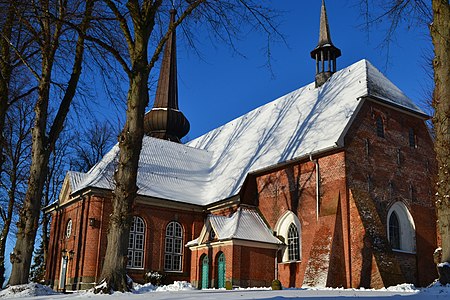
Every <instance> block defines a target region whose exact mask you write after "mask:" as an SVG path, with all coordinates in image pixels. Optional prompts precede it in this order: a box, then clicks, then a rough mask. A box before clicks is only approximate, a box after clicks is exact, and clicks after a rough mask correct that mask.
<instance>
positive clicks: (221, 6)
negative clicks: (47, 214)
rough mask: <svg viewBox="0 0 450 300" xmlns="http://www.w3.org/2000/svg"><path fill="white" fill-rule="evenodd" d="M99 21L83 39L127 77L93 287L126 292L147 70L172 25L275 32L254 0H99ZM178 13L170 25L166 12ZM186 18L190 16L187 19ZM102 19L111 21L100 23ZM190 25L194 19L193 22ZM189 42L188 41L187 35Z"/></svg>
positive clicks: (231, 32) (229, 35)
mask: <svg viewBox="0 0 450 300" xmlns="http://www.w3.org/2000/svg"><path fill="white" fill-rule="evenodd" d="M102 3H103V4H104V9H103V11H102V13H103V14H104V15H103V16H104V17H103V18H102V20H103V21H102V23H101V24H100V23H98V24H97V23H96V26H94V27H96V29H97V32H96V33H97V34H96V35H89V36H86V39H87V40H89V41H92V42H94V43H95V45H97V46H99V47H101V48H102V49H103V51H104V52H105V51H106V52H107V53H109V54H110V55H111V56H112V57H113V58H114V59H115V60H116V61H117V62H118V63H119V64H120V65H121V66H122V68H123V71H124V72H125V74H126V75H127V77H128V80H129V85H128V95H127V111H126V121H125V125H124V128H123V130H122V131H121V133H120V135H119V137H118V140H119V148H120V154H119V162H118V167H117V171H116V172H115V174H114V180H115V183H116V184H115V189H114V193H113V198H112V207H113V212H112V214H111V216H110V224H109V231H108V237H107V240H108V244H107V249H106V255H105V262H104V265H103V270H102V275H101V277H102V278H103V279H104V282H105V284H103V285H101V286H99V288H98V289H97V291H100V290H101V291H102V292H110V291H111V290H118V291H127V290H129V285H128V283H127V279H126V258H127V245H128V235H129V228H130V224H131V220H132V218H131V209H132V206H133V202H134V199H135V197H136V192H137V186H136V178H137V170H138V161H139V155H140V151H141V147H142V139H143V135H144V131H143V129H144V122H143V119H144V113H145V108H146V106H147V105H148V102H149V94H148V81H149V73H150V72H151V71H152V69H153V67H154V66H155V63H156V62H157V61H158V58H159V56H160V54H161V52H162V50H163V47H164V45H165V43H166V41H167V40H168V39H169V37H170V35H171V34H172V33H173V32H174V31H175V29H176V28H177V27H178V26H179V25H180V24H182V23H183V22H185V21H187V20H188V19H189V18H190V19H191V20H195V21H197V22H198V24H202V26H209V28H210V30H211V32H212V33H213V34H214V35H215V36H216V37H218V38H219V39H221V40H222V41H224V42H225V43H228V44H229V45H231V46H232V47H233V38H234V37H235V36H236V34H237V33H238V32H239V30H240V29H241V28H242V23H246V24H249V26H250V27H252V28H261V29H262V30H263V31H264V32H265V33H266V34H267V36H269V37H270V36H272V35H276V34H277V31H276V29H275V27H274V26H273V24H272V23H271V18H270V15H271V14H270V12H271V11H270V10H268V9H267V8H265V7H264V6H263V5H262V3H261V1H255V0H224V1H210V0H189V1H187V0H173V1H168V0H142V1H137V0H128V1H125V2H119V1H112V0H103V1H102ZM171 9H177V11H178V12H179V14H178V15H177V17H176V18H175V20H174V21H173V22H172V23H170V24H169V17H168V13H169V10H171ZM188 17H189V18H188ZM104 20H110V22H105V21H104ZM193 24H194V23H193ZM189 41H191V40H189Z"/></svg>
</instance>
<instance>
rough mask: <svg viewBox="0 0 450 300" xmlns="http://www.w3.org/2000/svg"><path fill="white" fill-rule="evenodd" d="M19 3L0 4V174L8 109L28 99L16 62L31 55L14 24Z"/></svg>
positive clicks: (22, 33) (26, 38)
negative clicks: (25, 98) (23, 99)
mask: <svg viewBox="0 0 450 300" xmlns="http://www.w3.org/2000/svg"><path fill="white" fill-rule="evenodd" d="M18 2H19V1H12V0H6V1H5V0H1V1H0V29H1V30H0V172H1V171H2V166H3V162H4V156H3V155H2V153H3V149H4V148H5V147H7V144H6V140H5V137H4V134H3V131H4V127H5V122H6V116H7V112H8V109H9V107H10V106H11V105H13V104H14V103H15V102H17V101H19V100H20V99H22V98H24V97H27V96H29V95H30V94H31V93H32V92H33V91H35V90H36V88H35V87H32V86H31V87H30V86H29V84H27V83H28V80H27V79H28V78H27V77H26V76H24V75H23V74H19V73H21V72H22V71H23V68H24V65H23V62H22V61H21V59H20V58H24V59H30V60H31V59H32V58H33V56H34V55H35V52H34V51H33V49H32V48H31V47H30V44H31V42H32V37H30V35H28V34H27V32H26V31H25V30H24V28H23V26H22V25H21V24H20V23H19V22H18V21H17V20H18V18H19V16H20V15H21V14H22V13H23V12H22V10H21V5H19V3H18Z"/></svg>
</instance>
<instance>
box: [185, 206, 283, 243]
mask: <svg viewBox="0 0 450 300" xmlns="http://www.w3.org/2000/svg"><path fill="white" fill-rule="evenodd" d="M207 222H209V223H210V224H211V227H212V229H213V230H214V233H215V234H216V237H217V240H218V241H225V240H232V239H239V240H246V241H255V242H262V243H269V244H279V245H281V244H283V243H282V242H281V241H280V240H279V239H278V238H276V237H275V236H273V234H272V231H270V229H269V228H268V227H267V225H266V224H265V223H264V221H263V220H262V219H261V216H260V215H259V214H258V213H257V212H256V211H255V210H254V209H247V208H239V209H238V210H237V211H236V212H235V213H234V214H232V215H231V216H218V215H213V214H210V215H208V218H207ZM205 226H206V225H205ZM202 232H203V231H202ZM201 242H202V241H200V238H197V239H195V240H192V241H190V242H188V243H187V244H186V245H187V246H188V247H189V246H196V245H198V244H199V243H201Z"/></svg>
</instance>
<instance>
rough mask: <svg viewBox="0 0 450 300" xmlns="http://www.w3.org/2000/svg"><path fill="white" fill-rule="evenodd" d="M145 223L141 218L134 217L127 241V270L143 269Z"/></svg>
mask: <svg viewBox="0 0 450 300" xmlns="http://www.w3.org/2000/svg"><path fill="white" fill-rule="evenodd" d="M144 244H145V223H144V220H143V219H142V218H141V217H137V216H134V217H133V223H132V224H131V227H130V237H129V239H128V260H127V268H135V269H142V268H143V267H144Z"/></svg>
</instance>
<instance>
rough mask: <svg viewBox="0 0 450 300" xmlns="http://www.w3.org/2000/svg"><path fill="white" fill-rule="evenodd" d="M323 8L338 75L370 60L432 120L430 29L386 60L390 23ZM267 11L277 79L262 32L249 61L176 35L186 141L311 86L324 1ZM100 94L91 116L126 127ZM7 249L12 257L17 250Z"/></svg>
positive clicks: (352, 4) (401, 40) (403, 39)
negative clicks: (275, 20)
mask: <svg viewBox="0 0 450 300" xmlns="http://www.w3.org/2000/svg"><path fill="white" fill-rule="evenodd" d="M326 4H327V10H328V19H329V22H330V30H331V37H332V40H333V43H334V44H335V45H336V46H337V47H339V48H340V49H341V50H342V56H341V57H340V58H339V59H338V62H337V65H338V69H341V68H343V67H346V66H348V65H350V64H353V63H354V62H357V61H359V60H361V59H364V58H365V59H368V60H369V61H370V62H371V63H372V64H373V65H374V66H376V67H377V68H378V69H379V70H380V71H382V72H383V73H384V74H385V75H386V76H387V77H388V78H389V79H390V80H391V81H392V82H393V83H394V84H396V85H397V86H398V87H399V88H400V89H401V90H403V91H404V92H405V93H406V95H408V96H409V97H410V98H411V99H412V100H413V101H414V102H416V104H418V105H420V106H422V108H423V109H425V111H427V112H429V109H427V108H426V107H424V106H423V105H422V103H423V102H424V100H425V99H426V95H427V94H426V92H427V89H428V90H429V86H430V84H431V83H430V79H429V75H428V74H426V72H425V71H424V66H425V64H426V63H427V61H426V59H425V57H426V56H428V57H430V56H431V49H432V48H431V42H430V39H429V37H428V31H427V28H426V26H421V27H412V28H409V29H408V28H406V27H403V28H400V30H399V31H398V33H397V35H396V41H395V42H394V43H392V44H391V45H390V51H389V54H388V53H387V51H386V49H381V48H380V43H381V41H382V40H383V38H384V32H385V31H384V30H385V29H386V26H388V23H387V22H386V21H385V22H381V23H379V24H378V26H377V27H373V28H372V30H371V32H370V34H369V35H368V33H367V32H366V31H364V30H363V29H361V25H363V24H364V19H363V18H362V17H361V16H360V8H359V6H358V0H327V1H326ZM270 5H271V6H273V7H274V8H276V9H279V10H280V11H283V13H282V15H281V17H280V18H279V21H280V25H279V28H278V29H279V31H280V32H281V33H282V34H283V35H284V36H285V39H286V42H287V45H286V44H285V43H283V42H281V41H278V42H276V41H275V42H274V43H272V45H271V52H272V60H271V64H272V73H273V74H272V73H271V72H270V71H269V70H268V69H267V67H265V64H266V62H267V57H266V55H265V51H264V50H263V49H264V47H265V46H266V39H265V37H264V36H263V35H262V34H261V33H260V32H256V31H250V32H248V34H245V33H246V32H247V31H248V29H245V27H244V29H243V32H244V34H243V36H242V38H241V39H240V40H237V41H236V47H237V48H239V49H240V52H241V53H242V54H244V55H245V57H242V56H241V55H237V54H236V53H233V51H232V50H231V49H230V48H229V47H226V46H224V45H221V44H220V43H218V42H217V41H216V43H215V45H214V44H213V43H212V42H211V41H210V39H208V38H206V37H205V36H202V35H203V34H204V33H202V32H200V33H199V36H198V39H197V40H198V41H200V43H199V45H198V48H197V49H198V50H199V51H200V52H201V57H199V56H198V55H197V54H195V52H194V51H193V50H192V49H191V48H189V47H187V46H185V45H184V44H183V37H182V36H181V35H180V34H179V42H178V76H179V77H178V84H179V104H180V109H181V110H182V111H183V112H184V114H185V115H186V117H187V118H188V119H189V121H190V124H191V131H190V133H189V134H188V137H189V139H193V138H195V137H198V136H200V135H202V134H204V133H206V132H208V131H209V130H211V129H214V128H216V127H218V126H220V125H222V124H225V123H226V122H228V121H230V120H232V119H234V118H236V117H239V116H241V115H242V114H244V113H246V112H248V111H250V110H252V109H254V108H256V107H258V106H260V105H263V104H265V103H267V102H269V101H272V100H274V99H276V98H278V97H280V96H282V95H285V94H287V93H288V92H290V91H293V90H295V89H298V88H300V87H302V86H304V85H306V84H309V83H310V82H312V81H314V74H315V65H314V61H313V60H312V59H311V58H310V55H309V53H310V51H311V50H312V49H313V48H314V47H315V46H316V45H317V42H318V34H319V33H318V32H319V16H320V5H321V0H310V1H301V0H275V1H270ZM155 71H157V70H155ZM155 74H156V75H157V72H155V73H154V74H153V76H155ZM124 86H125V87H126V84H124ZM100 90H101V89H100V88H99V91H98V92H97V93H98V97H99V99H98V100H99V102H100V103H101V104H102V105H101V106H99V107H95V106H92V109H93V110H94V111H95V110H97V114H98V115H99V117H100V118H109V119H110V121H111V120H112V121H113V122H114V120H115V117H111V115H114V114H119V116H120V118H121V119H122V120H123V118H124V115H125V112H124V111H119V112H116V113H111V110H113V109H114V108H113V107H112V106H111V105H110V104H109V103H110V102H109V100H107V99H106V96H105V95H103V93H102V92H101V91H100ZM153 94H154V91H153ZM10 241H11V240H10ZM8 244H9V245H10V247H9V248H10V249H9V250H8V251H11V246H12V242H11V243H8ZM7 253H9V252H7ZM7 267H8V269H10V266H7ZM7 273H9V270H7Z"/></svg>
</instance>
